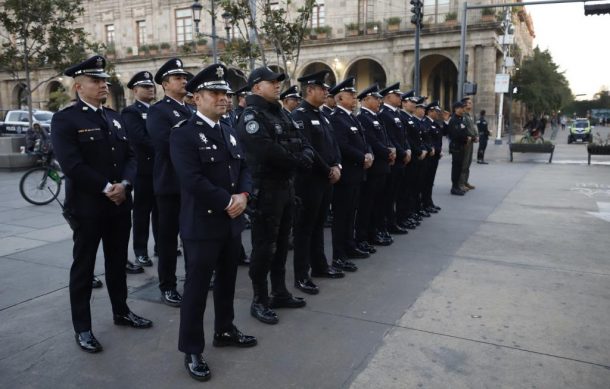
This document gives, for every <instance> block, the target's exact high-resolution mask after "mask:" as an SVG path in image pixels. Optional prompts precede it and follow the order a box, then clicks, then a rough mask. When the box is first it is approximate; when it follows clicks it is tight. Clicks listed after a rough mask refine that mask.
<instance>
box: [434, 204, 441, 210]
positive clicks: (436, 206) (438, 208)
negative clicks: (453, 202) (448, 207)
mask: <svg viewBox="0 0 610 389" xmlns="http://www.w3.org/2000/svg"><path fill="white" fill-rule="evenodd" d="M432 208H434V209H436V210H437V211H440V210H441V209H442V208H441V207H439V206H438V205H436V204H432Z"/></svg>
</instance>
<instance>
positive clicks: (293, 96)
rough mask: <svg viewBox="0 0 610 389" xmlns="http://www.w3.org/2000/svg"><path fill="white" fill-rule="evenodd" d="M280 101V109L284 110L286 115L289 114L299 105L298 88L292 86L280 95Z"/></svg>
mask: <svg viewBox="0 0 610 389" xmlns="http://www.w3.org/2000/svg"><path fill="white" fill-rule="evenodd" d="M280 101H281V102H282V108H284V111H286V113H287V114H290V113H291V112H292V111H294V110H295V109H296V108H297V107H298V106H299V104H300V103H301V95H300V94H299V87H298V86H296V85H293V86H291V87H289V88H288V89H286V90H285V91H283V92H282V93H280Z"/></svg>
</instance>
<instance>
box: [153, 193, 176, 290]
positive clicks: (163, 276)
mask: <svg viewBox="0 0 610 389" xmlns="http://www.w3.org/2000/svg"><path fill="white" fill-rule="evenodd" d="M157 207H158V209H159V240H158V241H157V247H158V248H159V263H158V265H157V270H158V272H159V289H161V291H162V292H165V291H168V290H173V289H176V285H177V284H176V261H177V258H178V256H177V251H178V231H179V225H178V223H179V220H180V195H157Z"/></svg>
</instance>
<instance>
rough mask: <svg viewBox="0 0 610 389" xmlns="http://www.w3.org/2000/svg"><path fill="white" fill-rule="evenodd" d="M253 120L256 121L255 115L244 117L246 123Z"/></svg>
mask: <svg viewBox="0 0 610 389" xmlns="http://www.w3.org/2000/svg"><path fill="white" fill-rule="evenodd" d="M252 119H254V115H252V114H251V113H249V114H247V115H246V116H244V121H246V122H249V121H250V120H252Z"/></svg>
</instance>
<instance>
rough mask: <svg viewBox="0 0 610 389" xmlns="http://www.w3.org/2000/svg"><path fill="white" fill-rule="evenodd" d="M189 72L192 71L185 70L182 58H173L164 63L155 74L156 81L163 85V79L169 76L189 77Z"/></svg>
mask: <svg viewBox="0 0 610 389" xmlns="http://www.w3.org/2000/svg"><path fill="white" fill-rule="evenodd" d="M189 74H191V73H189V72H187V71H186V70H184V64H183V63H182V60H181V59H178V58H172V59H170V60H169V61H167V62H166V63H164V64H163V66H161V67H160V68H159V70H157V73H156V74H155V82H156V83H157V84H159V85H161V84H162V83H163V79H164V78H165V77H167V76H171V75H183V76H187V77H188V75H189Z"/></svg>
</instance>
